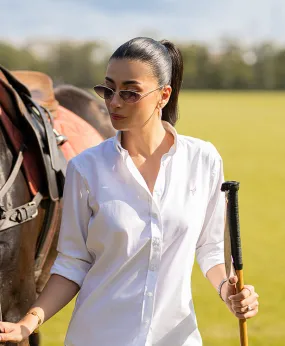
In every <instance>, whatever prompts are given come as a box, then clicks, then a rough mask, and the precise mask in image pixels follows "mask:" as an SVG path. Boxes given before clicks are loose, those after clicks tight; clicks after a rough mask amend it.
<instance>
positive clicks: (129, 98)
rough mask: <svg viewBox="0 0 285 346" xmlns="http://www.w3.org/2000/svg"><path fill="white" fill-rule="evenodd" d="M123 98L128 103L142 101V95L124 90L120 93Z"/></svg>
mask: <svg viewBox="0 0 285 346" xmlns="http://www.w3.org/2000/svg"><path fill="white" fill-rule="evenodd" d="M120 96H121V98H122V99H123V100H124V101H125V102H128V103H134V102H137V101H138V100H139V99H140V94H138V93H136V92H135V91H128V90H122V91H120Z"/></svg>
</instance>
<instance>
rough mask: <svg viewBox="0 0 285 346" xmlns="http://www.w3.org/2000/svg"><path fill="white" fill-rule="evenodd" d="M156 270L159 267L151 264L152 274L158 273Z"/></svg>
mask: <svg viewBox="0 0 285 346" xmlns="http://www.w3.org/2000/svg"><path fill="white" fill-rule="evenodd" d="M156 269H157V265H155V264H151V265H150V266H149V270H151V271H152V272H154V271H156Z"/></svg>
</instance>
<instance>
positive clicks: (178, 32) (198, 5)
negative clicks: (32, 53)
mask: <svg viewBox="0 0 285 346" xmlns="http://www.w3.org/2000/svg"><path fill="white" fill-rule="evenodd" d="M136 36H151V37H153V38H155V39H162V38H166V39H170V40H175V41H176V42H190V41H202V42H207V43H209V44H210V45H211V44H215V43H216V42H218V41H219V39H220V38H223V37H231V38H237V39H238V40H240V41H242V42H244V43H245V44H247V43H249V44H250V43H252V42H256V41H257V42H259V41H262V40H274V41H276V42H279V43H281V44H285V0H137V1H136V0H132V1H131V0H100V1H98V0H37V1H35V0H0V40H7V41H11V42H13V43H17V44H21V43H23V42H26V41H27V40H31V39H37V40H46V39H47V40H60V39H74V40H101V41H104V42H106V43H107V44H108V45H110V46H111V47H116V46H117V45H119V44H121V43H123V42H125V41H127V40H128V39H130V38H133V37H136Z"/></svg>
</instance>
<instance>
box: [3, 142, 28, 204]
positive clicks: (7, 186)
mask: <svg viewBox="0 0 285 346" xmlns="http://www.w3.org/2000/svg"><path fill="white" fill-rule="evenodd" d="M24 147H25V146H24V145H23V144H22V146H21V149H20V151H19V154H18V157H17V161H16V163H15V166H14V168H13V170H12V173H11V174H10V176H9V178H8V180H7V181H6V183H5V184H4V186H3V187H2V188H1V189H0V199H2V198H3V197H4V196H5V195H6V193H7V191H8V190H9V189H10V187H11V186H12V185H13V183H14V181H15V179H16V177H17V175H18V173H19V170H20V168H21V165H22V162H23V159H24V158H23V151H24Z"/></svg>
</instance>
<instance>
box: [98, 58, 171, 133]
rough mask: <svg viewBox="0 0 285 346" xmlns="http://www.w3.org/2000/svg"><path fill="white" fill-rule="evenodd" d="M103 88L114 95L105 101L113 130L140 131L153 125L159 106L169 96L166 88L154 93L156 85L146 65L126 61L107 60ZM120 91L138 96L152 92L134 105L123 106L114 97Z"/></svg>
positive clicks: (124, 103)
mask: <svg viewBox="0 0 285 346" xmlns="http://www.w3.org/2000/svg"><path fill="white" fill-rule="evenodd" d="M105 85H106V86H107V87H109V88H110V89H112V90H114V91H115V92H117V93H116V94H114V96H113V97H112V99H110V100H105V102H106V106H107V108H108V111H109V114H110V117H111V121H112V124H113V126H114V128H115V129H117V130H132V129H141V128H142V127H143V126H144V124H146V123H147V122H148V121H150V122H153V121H157V119H158V114H159V109H158V106H159V103H162V106H163V105H165V104H166V103H167V101H168V99H169V97H170V94H171V87H170V86H166V87H164V88H163V89H157V88H158V87H160V85H158V81H157V79H156V78H155V76H154V75H153V73H152V70H151V67H150V66H149V65H148V64H146V63H144V62H141V61H135V60H128V59H112V60H110V62H109V64H108V67H107V71H106V78H105ZM155 89H157V90H155ZM120 90H132V91H136V92H138V93H140V94H145V93H148V92H150V91H152V90H155V91H153V92H151V93H150V94H148V95H147V96H145V97H143V98H142V99H141V100H139V101H138V102H136V103H127V102H125V101H123V99H122V98H121V97H120V95H119V94H118V92H119V91H120Z"/></svg>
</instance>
